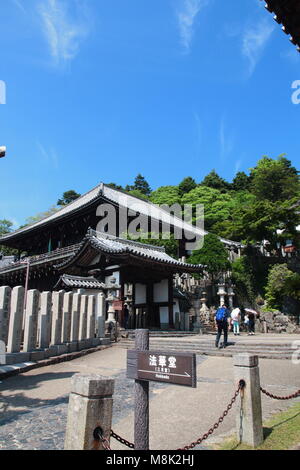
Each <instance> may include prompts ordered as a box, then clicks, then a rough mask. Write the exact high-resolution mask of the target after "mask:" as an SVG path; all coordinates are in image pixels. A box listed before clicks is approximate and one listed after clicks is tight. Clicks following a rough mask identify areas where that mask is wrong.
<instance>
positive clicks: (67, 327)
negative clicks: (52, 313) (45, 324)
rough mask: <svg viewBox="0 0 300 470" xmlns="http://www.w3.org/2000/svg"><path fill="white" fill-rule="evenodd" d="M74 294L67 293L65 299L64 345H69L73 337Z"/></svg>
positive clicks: (63, 319)
mask: <svg viewBox="0 0 300 470" xmlns="http://www.w3.org/2000/svg"><path fill="white" fill-rule="evenodd" d="M72 301H73V294H72V292H66V293H65V294H64V299H63V315H62V336H61V342H62V343H69V342H70V336H71V313H72Z"/></svg>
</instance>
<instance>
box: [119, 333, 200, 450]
mask: <svg viewBox="0 0 300 470" xmlns="http://www.w3.org/2000/svg"><path fill="white" fill-rule="evenodd" d="M127 377H128V378H131V379H134V380H135V427H134V446H135V447H134V448H135V450H148V449H149V382H150V381H151V382H152V381H155V382H162V383H169V384H173V385H182V386H185V387H193V388H196V387H197V376H196V354H190V353H177V352H171V351H168V352H162V351H149V330H135V349H134V350H129V351H127Z"/></svg>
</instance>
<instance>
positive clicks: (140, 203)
mask: <svg viewBox="0 0 300 470" xmlns="http://www.w3.org/2000/svg"><path fill="white" fill-rule="evenodd" d="M101 198H102V200H103V198H104V199H105V200H107V201H111V202H112V203H114V204H118V205H119V206H123V207H125V208H130V209H133V210H134V211H136V212H137V213H140V214H141V215H145V216H147V217H152V218H154V219H156V220H159V221H162V222H165V223H166V224H170V225H174V226H175V227H176V228H178V229H181V230H184V231H185V233H186V234H187V233H190V234H194V235H195V236H196V235H197V236H200V237H202V236H204V235H207V234H208V232H207V231H205V230H202V229H201V228H199V227H195V226H194V225H192V224H189V223H187V222H185V221H183V220H181V219H180V218H179V217H176V216H173V215H170V214H169V213H168V212H167V211H166V210H163V209H161V208H160V207H158V206H157V205H156V204H153V203H151V202H149V201H145V200H143V199H140V198H137V197H135V196H131V195H130V194H127V193H125V192H123V191H120V190H116V189H113V188H111V187H110V186H107V185H105V184H104V183H100V184H99V185H98V186H96V187H95V188H94V189H92V190H91V191H89V192H88V193H86V194H84V195H83V196H81V197H79V198H78V199H76V200H75V201H73V202H71V203H70V204H68V205H67V206H65V207H63V208H62V209H60V210H58V211H57V212H55V213H54V214H52V215H50V216H48V217H45V218H44V219H42V220H40V221H38V222H35V223H33V224H31V225H28V226H26V227H23V228H21V229H19V230H16V231H15V232H12V233H9V234H6V235H4V236H3V237H1V238H0V244H1V242H3V243H5V241H6V240H7V241H9V240H11V239H13V238H14V237H15V236H17V235H19V234H26V233H30V232H31V231H32V230H35V229H36V228H40V227H41V228H42V227H44V226H45V227H46V226H47V225H48V224H50V223H52V222H59V221H60V219H62V220H63V219H64V217H67V216H71V215H72V214H74V215H75V214H76V212H78V211H79V210H80V209H82V208H85V207H88V206H89V205H91V204H93V203H95V202H96V201H97V200H99V203H100V202H101ZM220 240H221V241H222V242H223V243H224V244H226V245H229V246H237V247H240V246H241V244H240V243H239V242H235V241H232V240H227V239H226V238H220Z"/></svg>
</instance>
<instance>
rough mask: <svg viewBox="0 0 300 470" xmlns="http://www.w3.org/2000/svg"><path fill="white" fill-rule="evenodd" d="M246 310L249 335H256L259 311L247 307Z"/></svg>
mask: <svg viewBox="0 0 300 470" xmlns="http://www.w3.org/2000/svg"><path fill="white" fill-rule="evenodd" d="M245 312H247V316H248V319H249V323H248V335H249V336H252V335H255V319H256V315H257V312H256V311H255V310H251V309H247V308H246V309H245Z"/></svg>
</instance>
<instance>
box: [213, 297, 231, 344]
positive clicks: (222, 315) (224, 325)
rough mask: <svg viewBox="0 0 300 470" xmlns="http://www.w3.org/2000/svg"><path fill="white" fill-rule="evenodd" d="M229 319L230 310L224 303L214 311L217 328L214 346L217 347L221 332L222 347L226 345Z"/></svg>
mask: <svg viewBox="0 0 300 470" xmlns="http://www.w3.org/2000/svg"><path fill="white" fill-rule="evenodd" d="M229 319H230V312H229V310H228V309H227V307H226V305H222V306H221V307H219V308H218V310H217V311H216V316H215V323H216V327H217V329H218V333H217V338H216V348H218V347H219V341H220V338H221V335H222V332H224V343H223V347H224V348H226V346H227V338H228V321H229Z"/></svg>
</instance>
